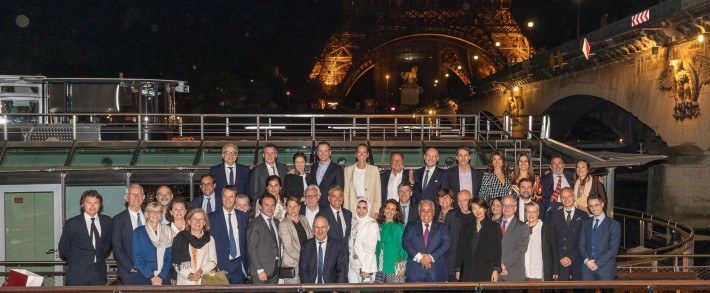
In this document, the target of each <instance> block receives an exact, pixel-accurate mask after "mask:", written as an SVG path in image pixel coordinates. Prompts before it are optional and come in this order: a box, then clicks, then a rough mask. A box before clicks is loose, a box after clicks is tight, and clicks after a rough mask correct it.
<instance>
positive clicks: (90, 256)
mask: <svg viewBox="0 0 710 293" xmlns="http://www.w3.org/2000/svg"><path fill="white" fill-rule="evenodd" d="M98 219H99V221H98V223H95V224H98V225H100V226H99V227H101V239H100V240H101V241H99V242H98V243H96V248H94V245H93V244H92V243H91V237H90V235H91V234H90V233H91V231H89V230H88V229H87V228H86V222H85V220H84V214H83V213H81V214H79V215H78V216H75V217H72V218H70V219H68V220H67V221H66V222H65V223H64V228H63V229H62V236H61V237H60V238H59V253H60V254H61V255H62V256H63V257H64V258H65V259H66V261H67V273H66V285H67V286H76V285H105V284H106V256H108V252H109V250H110V249H111V217H109V216H106V215H101V214H99V215H98ZM94 258H96V266H90V265H89V264H91V263H93V262H94ZM94 269H98V270H99V271H98V272H96V271H93V270H94ZM90 276H93V278H91V279H89V277H90Z"/></svg>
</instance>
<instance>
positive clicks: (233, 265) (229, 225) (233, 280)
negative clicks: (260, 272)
mask: <svg viewBox="0 0 710 293" xmlns="http://www.w3.org/2000/svg"><path fill="white" fill-rule="evenodd" d="M236 204H237V188H235V187H234V185H227V186H225V187H224V189H223V190H222V208H221V209H218V210H216V211H214V212H212V213H211V214H209V220H210V231H211V233H210V235H212V237H214V244H215V248H216V249H217V266H218V267H219V268H220V269H221V270H226V271H227V279H229V283H230V284H244V282H245V281H246V279H247V276H246V269H247V268H248V267H249V253H248V252H247V225H249V216H247V214H245V213H243V212H241V211H239V210H237V209H235V205H236Z"/></svg>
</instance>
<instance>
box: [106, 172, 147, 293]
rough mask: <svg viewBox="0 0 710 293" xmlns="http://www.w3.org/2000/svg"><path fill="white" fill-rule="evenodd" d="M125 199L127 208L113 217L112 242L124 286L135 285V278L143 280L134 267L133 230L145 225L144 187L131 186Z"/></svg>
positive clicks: (120, 278)
mask: <svg viewBox="0 0 710 293" xmlns="http://www.w3.org/2000/svg"><path fill="white" fill-rule="evenodd" d="M123 198H124V199H125V200H126V203H127V208H126V210H124V211H123V212H120V213H119V214H118V215H116V216H115V217H113V222H112V223H111V234H112V235H111V242H112V243H113V257H114V258H115V259H116V265H117V267H118V269H117V273H118V279H119V281H120V282H121V284H124V285H133V284H134V282H135V281H134V278H142V276H141V275H140V274H139V273H138V270H137V269H136V268H134V267H133V230H134V229H136V228H138V227H139V226H143V225H144V224H145V215H144V214H143V210H142V208H141V206H142V205H143V201H144V200H145V194H144V193H143V187H142V186H140V185H139V184H131V185H129V186H128V188H127V189H126V195H125V196H124V197H123Z"/></svg>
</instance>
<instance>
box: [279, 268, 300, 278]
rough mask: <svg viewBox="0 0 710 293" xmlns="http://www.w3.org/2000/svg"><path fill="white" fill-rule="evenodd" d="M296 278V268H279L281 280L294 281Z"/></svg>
mask: <svg viewBox="0 0 710 293" xmlns="http://www.w3.org/2000/svg"><path fill="white" fill-rule="evenodd" d="M295 277H296V268H295V267H280V268H279V278H282V279H292V278H295Z"/></svg>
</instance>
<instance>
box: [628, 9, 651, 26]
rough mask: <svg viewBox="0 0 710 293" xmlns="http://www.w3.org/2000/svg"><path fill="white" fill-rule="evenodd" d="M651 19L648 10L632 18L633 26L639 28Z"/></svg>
mask: <svg viewBox="0 0 710 293" xmlns="http://www.w3.org/2000/svg"><path fill="white" fill-rule="evenodd" d="M649 18H650V17H649V13H648V10H646V11H643V12H641V13H638V14H635V15H634V16H632V17H631V26H637V25H639V24H642V23H644V22H647V21H648V19H649Z"/></svg>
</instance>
